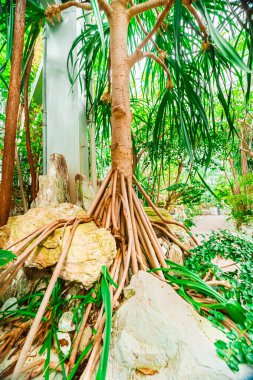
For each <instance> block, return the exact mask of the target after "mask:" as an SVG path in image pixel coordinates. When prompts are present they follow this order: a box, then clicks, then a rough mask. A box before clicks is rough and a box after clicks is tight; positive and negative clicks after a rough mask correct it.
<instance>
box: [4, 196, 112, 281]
mask: <svg viewBox="0 0 253 380" xmlns="http://www.w3.org/2000/svg"><path fill="white" fill-rule="evenodd" d="M84 215H85V211H84V210H83V209H81V208H80V207H77V206H75V205H72V204H69V203H64V204H61V205H59V206H57V207H45V208H34V209H31V210H29V211H28V212H27V213H26V214H24V215H21V216H19V217H17V218H15V221H14V222H13V223H12V226H11V231H10V239H9V242H8V243H14V242H15V241H17V240H19V239H21V238H23V237H25V236H27V235H28V234H30V233H32V232H34V231H35V230H36V229H38V228H40V227H42V226H44V225H46V224H48V223H50V222H52V221H54V220H57V219H62V218H64V219H68V218H73V217H77V216H84ZM70 228H71V227H70V226H68V227H66V228H65V229H63V228H59V229H57V230H56V231H55V232H54V233H53V234H52V235H51V236H50V237H49V238H47V239H46V240H44V241H43V242H42V243H41V244H40V245H39V246H37V247H36V248H35V249H34V251H33V252H32V254H31V255H30V256H29V258H28V259H27V260H26V263H25V265H26V267H30V268H31V267H36V268H39V269H45V268H49V267H52V266H54V265H55V264H56V263H57V262H58V260H59V257H60V255H61V251H62V246H63V245H64V244H65V242H66V240H67V238H68V235H69V232H70ZM115 256H116V243H115V240H114V238H113V237H112V235H111V234H110V232H108V231H107V230H106V229H104V228H98V227H97V226H96V225H95V223H93V222H90V223H83V224H80V225H79V226H78V228H77V230H76V232H75V235H74V238H73V240H72V243H71V246H70V249H69V252H68V255H67V259H66V262H65V263H64V265H63V267H62V270H61V273H60V276H61V277H62V278H63V279H64V280H67V281H73V282H80V283H81V284H82V285H84V286H85V287H86V288H89V287H91V286H92V284H93V283H94V282H95V281H97V280H98V279H99V277H100V272H101V267H102V266H103V265H106V266H108V267H109V266H110V265H111V263H112V260H113V259H114V257H115Z"/></svg>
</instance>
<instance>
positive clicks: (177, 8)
mask: <svg viewBox="0 0 253 380" xmlns="http://www.w3.org/2000/svg"><path fill="white" fill-rule="evenodd" d="M182 8H183V5H182V0H175V5H174V34H175V45H176V59H177V61H178V63H179V62H180V40H181V38H180V23H181V17H182Z"/></svg>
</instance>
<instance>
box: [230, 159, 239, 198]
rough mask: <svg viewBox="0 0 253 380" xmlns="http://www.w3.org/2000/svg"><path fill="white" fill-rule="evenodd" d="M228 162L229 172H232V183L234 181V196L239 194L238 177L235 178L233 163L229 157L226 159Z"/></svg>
mask: <svg viewBox="0 0 253 380" xmlns="http://www.w3.org/2000/svg"><path fill="white" fill-rule="evenodd" d="M228 162H229V163H230V167H231V171H232V174H233V177H234V181H235V193H236V194H241V189H240V185H239V181H238V177H237V174H236V171H235V166H234V161H233V159H232V158H231V157H228Z"/></svg>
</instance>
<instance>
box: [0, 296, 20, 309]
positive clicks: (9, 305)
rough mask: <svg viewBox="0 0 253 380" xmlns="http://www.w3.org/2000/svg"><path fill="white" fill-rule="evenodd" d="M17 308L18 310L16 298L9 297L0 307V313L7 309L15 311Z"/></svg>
mask: <svg viewBox="0 0 253 380" xmlns="http://www.w3.org/2000/svg"><path fill="white" fill-rule="evenodd" d="M17 308H18V304H17V298H15V297H11V298H9V299H8V300H6V301H5V303H4V304H3V306H2V307H1V311H4V310H7V309H8V311H13V310H17Z"/></svg>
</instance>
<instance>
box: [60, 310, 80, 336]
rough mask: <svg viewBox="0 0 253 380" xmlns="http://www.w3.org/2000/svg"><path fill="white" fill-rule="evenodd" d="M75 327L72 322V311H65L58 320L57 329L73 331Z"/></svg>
mask: <svg viewBox="0 0 253 380" xmlns="http://www.w3.org/2000/svg"><path fill="white" fill-rule="evenodd" d="M75 329H76V326H75V324H74V322H73V312H72V311H65V313H63V314H62V316H61V318H60V320H59V322H58V330H59V331H61V332H70V331H75Z"/></svg>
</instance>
